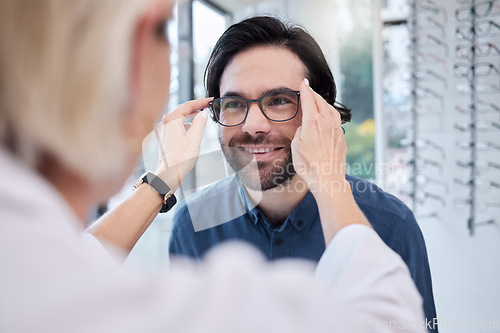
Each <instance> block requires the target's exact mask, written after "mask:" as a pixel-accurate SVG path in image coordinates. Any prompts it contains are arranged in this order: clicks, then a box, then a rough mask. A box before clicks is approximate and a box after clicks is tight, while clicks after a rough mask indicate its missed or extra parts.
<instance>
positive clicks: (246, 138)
mask: <svg viewBox="0 0 500 333" xmlns="http://www.w3.org/2000/svg"><path fill="white" fill-rule="evenodd" d="M261 144H272V145H276V146H284V147H289V146H290V145H291V144H292V141H291V140H289V139H287V138H284V137H274V136H270V135H267V134H260V135H257V136H252V135H250V134H248V133H243V134H241V135H238V136H234V137H233V138H231V140H230V141H229V143H228V145H227V146H228V147H236V146H240V145H261Z"/></svg>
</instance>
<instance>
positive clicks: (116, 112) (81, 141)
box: [0, 0, 149, 181]
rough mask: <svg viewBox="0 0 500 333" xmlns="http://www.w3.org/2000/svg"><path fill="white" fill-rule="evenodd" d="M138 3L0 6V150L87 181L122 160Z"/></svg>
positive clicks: (37, 0)
mask: <svg viewBox="0 0 500 333" xmlns="http://www.w3.org/2000/svg"><path fill="white" fill-rule="evenodd" d="M148 3H149V1H145V0H126V1H123V0H81V1H77V0H74V1H73V0H1V1H0V145H1V146H4V147H7V148H8V149H10V150H11V151H13V153H14V154H15V155H17V156H18V157H19V158H21V159H23V160H24V161H25V162H26V163H29V164H31V165H32V166H34V167H36V166H37V163H38V162H39V160H40V157H42V156H43V154H50V155H51V156H53V157H55V158H56V159H57V160H58V161H59V162H60V163H63V164H64V165H65V166H66V167H69V168H70V169H72V170H74V171H76V172H78V173H79V174H81V175H83V176H84V177H86V178H88V179H90V180H93V181H95V180H98V179H100V178H102V177H107V176H109V175H112V174H113V173H115V172H117V171H119V170H120V169H119V167H120V164H121V163H123V161H124V159H125V152H126V149H125V144H124V140H123V139H124V137H123V133H122V127H121V124H120V119H121V117H120V113H122V112H126V107H127V105H128V103H129V97H128V96H127V95H128V92H129V90H130V87H129V82H130V79H129V75H130V73H129V68H130V64H129V63H130V58H131V42H132V38H133V36H132V35H133V31H134V27H135V25H136V24H137V21H138V18H139V16H140V15H141V14H142V13H144V12H145V10H146V9H147V8H146V7H147V6H148Z"/></svg>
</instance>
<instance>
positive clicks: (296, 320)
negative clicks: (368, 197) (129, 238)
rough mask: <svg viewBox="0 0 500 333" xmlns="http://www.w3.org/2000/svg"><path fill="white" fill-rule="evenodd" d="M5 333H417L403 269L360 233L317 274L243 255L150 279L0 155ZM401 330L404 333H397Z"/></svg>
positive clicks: (415, 302)
mask: <svg viewBox="0 0 500 333" xmlns="http://www.w3.org/2000/svg"><path fill="white" fill-rule="evenodd" d="M0 177H2V181H0V332H2V333H14V332H16V333H18V332H19V333H24V332H38V333H45V332H47V333H58V332H61V333H62V332H64V333H79V332H92V333H101V332H102V333H110V332H120V333H124V332H141V333H143V332H217V333H220V332H228V333H229V332H231V333H234V332H252V333H256V332H259V333H261V332H273V333H277V332H287V333H288V332H342V333H347V332H349V333H352V332H372V331H379V332H386V331H388V330H386V328H391V327H392V328H393V330H394V331H397V330H398V329H400V328H411V327H410V325H413V329H409V330H407V331H411V332H424V331H425V330H424V324H423V311H422V301H421V298H420V295H419V294H418V292H417V290H416V288H415V286H414V284H413V282H412V280H411V278H410V276H409V273H408V270H407V268H406V266H405V264H404V263H403V261H402V260H401V258H400V257H399V256H398V255H397V254H395V253H394V252H393V251H392V250H390V249H389V248H388V247H387V246H385V244H384V243H383V242H382V241H381V240H380V239H379V238H378V236H377V234H376V233H375V232H374V231H373V230H371V229H369V228H367V227H364V226H361V225H357V226H350V227H347V228H344V229H343V230H342V231H340V232H339V233H338V235H337V236H336V237H335V239H334V240H333V241H332V243H331V244H330V246H329V247H328V248H327V250H326V252H325V254H324V255H323V257H322V259H321V261H320V262H319V264H318V266H317V269H316V275H317V278H316V279H315V278H314V276H313V274H314V271H313V269H314V268H313V267H312V266H311V264H306V263H304V262H299V261H293V260H289V261H283V262H281V263H273V264H269V263H267V262H266V261H265V260H264V259H263V258H262V257H261V256H260V255H259V254H258V253H257V252H256V251H255V250H254V249H253V248H250V247H249V246H248V245H241V244H231V245H226V246H221V247H220V248H218V249H216V250H214V251H212V252H211V253H210V254H209V255H208V257H207V258H206V261H205V262H204V263H203V264H202V265H201V266H199V265H194V264H191V263H187V262H178V263H175V262H174V263H173V264H172V266H171V267H170V269H169V271H168V272H165V273H163V274H159V275H158V276H156V277H154V278H147V277H146V276H145V275H143V274H142V273H141V272H139V271H133V270H131V268H126V267H123V266H121V265H119V264H118V263H116V262H115V261H114V260H113V259H112V258H111V257H110V256H109V255H108V253H107V252H106V251H105V250H104V248H103V247H102V246H101V244H100V243H99V242H98V241H97V240H96V239H95V238H94V237H92V236H91V235H88V234H85V233H84V232H83V230H82V226H81V223H79V221H78V220H77V219H76V217H75V215H74V214H73V212H72V211H71V210H70V208H69V207H68V205H67V204H66V202H65V201H64V200H63V198H62V197H61V196H60V195H59V193H58V192H57V191H56V190H55V189H54V188H53V187H52V186H51V185H50V184H49V183H48V182H47V181H46V180H45V179H44V178H42V177H40V176H39V175H38V174H36V173H34V172H33V171H31V170H29V169H27V168H26V167H25V166H24V165H23V164H21V163H19V161H17V160H16V159H14V158H13V157H12V156H11V155H10V154H8V153H6V152H5V151H4V150H3V149H0ZM397 325H399V327H396V326H397Z"/></svg>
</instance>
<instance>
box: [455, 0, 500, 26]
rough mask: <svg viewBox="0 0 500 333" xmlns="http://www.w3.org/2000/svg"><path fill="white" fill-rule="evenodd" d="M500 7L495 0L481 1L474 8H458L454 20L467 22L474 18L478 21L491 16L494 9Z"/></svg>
mask: <svg viewBox="0 0 500 333" xmlns="http://www.w3.org/2000/svg"><path fill="white" fill-rule="evenodd" d="M499 7H500V6H499V5H498V4H497V3H496V1H495V0H490V1H483V2H478V3H476V4H474V6H465V7H460V8H457V9H456V10H455V18H456V19H457V21H459V22H467V21H469V20H471V19H472V17H473V16H475V17H476V18H478V19H483V18H486V17H487V16H488V15H490V14H491V12H492V10H493V9H494V8H496V9H498V8H499Z"/></svg>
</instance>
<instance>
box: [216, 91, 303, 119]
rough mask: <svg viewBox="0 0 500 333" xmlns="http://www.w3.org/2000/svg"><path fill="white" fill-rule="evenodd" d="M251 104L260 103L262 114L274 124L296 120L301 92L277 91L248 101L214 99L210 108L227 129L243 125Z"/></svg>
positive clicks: (235, 98)
mask: <svg viewBox="0 0 500 333" xmlns="http://www.w3.org/2000/svg"><path fill="white" fill-rule="evenodd" d="M250 103H258V104H259V107H260V110H261V111H262V114H263V115H264V116H265V117H266V118H267V119H269V120H271V121H274V122H284V121H288V120H291V119H293V118H295V116H296V115H297V113H298V112H299V104H300V92H298V91H296V90H276V91H271V92H269V93H267V94H265V95H263V96H262V97H261V98H259V99H251V100H247V99H245V98H243V97H241V96H223V97H220V98H214V99H213V100H212V101H210V103H209V106H210V109H211V111H212V113H213V115H214V119H215V120H216V121H217V122H218V123H219V124H221V125H222V126H226V127H234V126H239V125H241V124H243V123H244V122H245V120H246V118H247V116H248V110H249V109H250Z"/></svg>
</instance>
